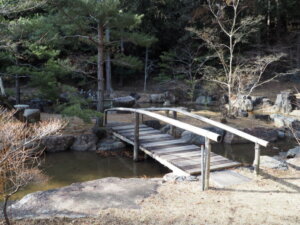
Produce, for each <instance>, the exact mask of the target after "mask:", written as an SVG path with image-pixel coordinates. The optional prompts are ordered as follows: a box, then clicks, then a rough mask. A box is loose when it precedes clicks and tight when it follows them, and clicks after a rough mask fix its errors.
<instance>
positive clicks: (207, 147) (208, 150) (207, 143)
mask: <svg viewBox="0 0 300 225" xmlns="http://www.w3.org/2000/svg"><path fill="white" fill-rule="evenodd" d="M205 150H206V151H205V152H206V159H205V190H207V189H208V188H209V174H210V154H211V143H210V140H209V138H207V137H206V138H205Z"/></svg>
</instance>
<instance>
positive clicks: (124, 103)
mask: <svg viewBox="0 0 300 225" xmlns="http://www.w3.org/2000/svg"><path fill="white" fill-rule="evenodd" d="M135 101H136V100H135V98H134V97H132V96H125V97H119V98H114V99H113V106H114V107H126V108H131V107H133V106H134V104H135Z"/></svg>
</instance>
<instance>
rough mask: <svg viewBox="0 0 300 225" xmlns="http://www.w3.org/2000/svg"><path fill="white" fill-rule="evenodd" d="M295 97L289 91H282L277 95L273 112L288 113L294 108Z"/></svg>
mask: <svg viewBox="0 0 300 225" xmlns="http://www.w3.org/2000/svg"><path fill="white" fill-rule="evenodd" d="M295 100H296V97H295V95H293V94H292V93H291V92H290V91H283V92H281V93H280V94H278V95H277V98H276V101H275V104H274V106H273V110H274V112H281V113H290V112H292V110H293V109H294V107H295V106H294V105H293V103H294V102H295Z"/></svg>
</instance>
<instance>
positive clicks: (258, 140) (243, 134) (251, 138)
mask: <svg viewBox="0 0 300 225" xmlns="http://www.w3.org/2000/svg"><path fill="white" fill-rule="evenodd" d="M143 110H146V111H173V112H178V113H181V114H183V115H186V116H189V117H192V118H194V119H197V120H200V121H202V122H205V123H208V124H211V125H213V126H216V127H218V128H221V129H223V130H226V131H228V132H230V133H232V134H235V135H237V136H239V137H242V138H245V139H247V140H249V141H251V142H254V143H255V144H259V145H261V146H263V147H267V146H268V145H269V142H268V141H265V140H263V139H261V138H258V137H255V136H253V135H251V134H248V133H246V132H243V131H241V130H238V129H236V128H233V127H230V126H228V125H225V124H223V123H220V122H217V121H214V120H211V119H208V118H206V117H204V116H199V115H196V114H193V113H190V112H187V111H184V110H182V109H178V108H143Z"/></svg>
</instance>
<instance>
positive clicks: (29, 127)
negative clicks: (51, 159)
mask: <svg viewBox="0 0 300 225" xmlns="http://www.w3.org/2000/svg"><path fill="white" fill-rule="evenodd" d="M15 113H16V112H15V111H7V110H6V109H3V108H0V194H1V196H2V198H3V200H4V206H3V214H4V217H5V221H6V224H10V222H9V218H8V215H7V203H8V200H9V198H10V197H11V196H12V195H13V194H15V193H17V192H18V191H19V190H20V189H21V188H23V187H25V186H26V185H27V184H29V183H31V182H33V181H35V180H36V179H38V178H40V177H41V171H40V170H39V169H38V166H39V158H40V156H41V153H42V152H43V149H41V148H40V147H39V141H40V140H41V139H42V138H44V137H46V136H48V135H51V134H54V133H56V132H57V131H58V130H60V129H61V128H62V127H63V126H64V123H63V122H62V121H60V120H52V121H44V122H40V123H37V124H26V123H23V122H20V121H17V120H16V119H15V118H14V114H15Z"/></svg>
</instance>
